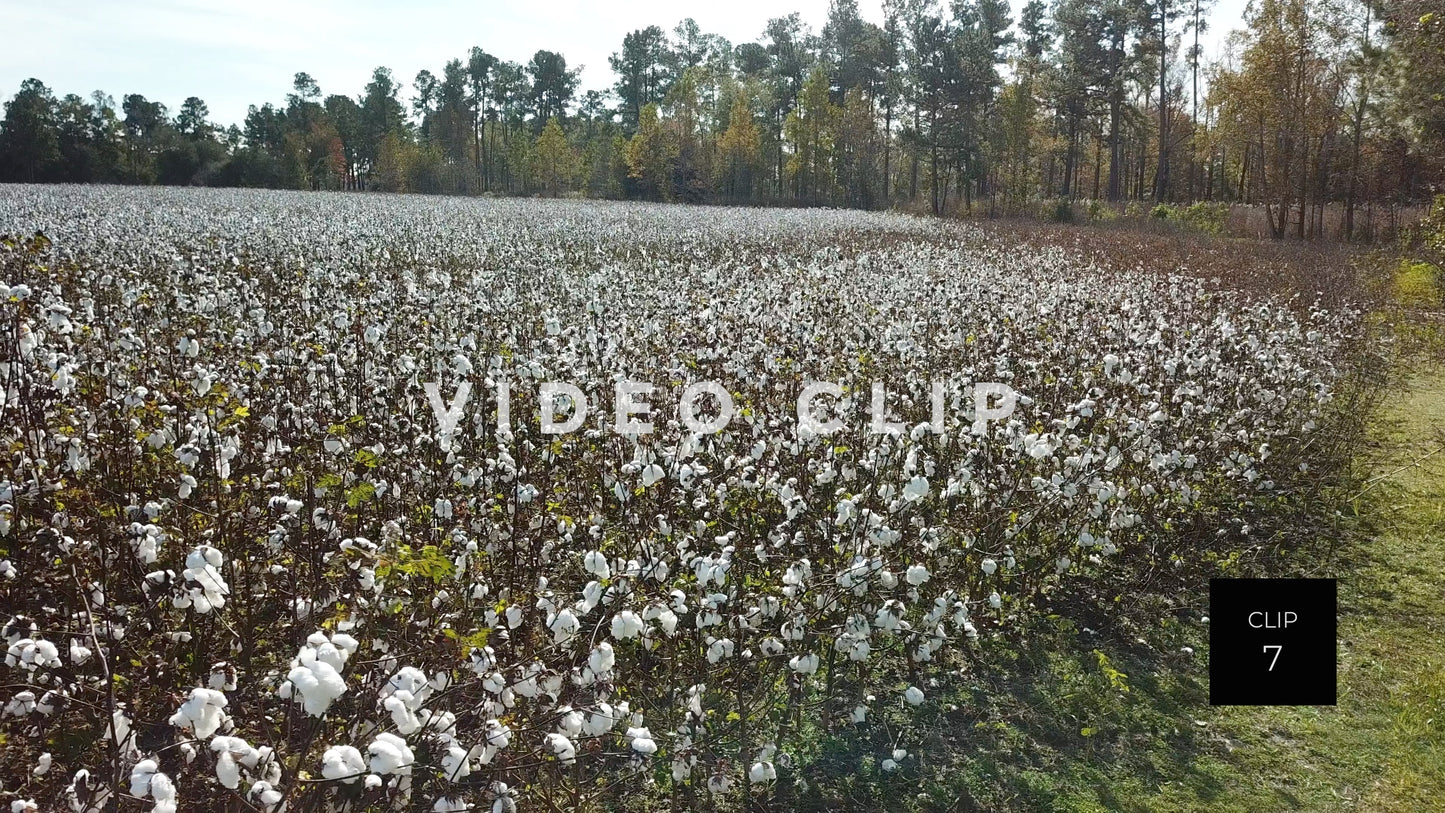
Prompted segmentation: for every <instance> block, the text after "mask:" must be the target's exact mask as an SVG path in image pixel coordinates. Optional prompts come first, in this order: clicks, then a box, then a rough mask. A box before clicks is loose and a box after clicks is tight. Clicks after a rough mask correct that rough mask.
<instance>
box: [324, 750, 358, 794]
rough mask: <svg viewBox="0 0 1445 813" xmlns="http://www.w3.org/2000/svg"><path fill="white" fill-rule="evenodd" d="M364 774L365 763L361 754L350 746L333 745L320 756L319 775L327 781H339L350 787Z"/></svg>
mask: <svg viewBox="0 0 1445 813" xmlns="http://www.w3.org/2000/svg"><path fill="white" fill-rule="evenodd" d="M364 773H366V762H365V761H364V760H363V759H362V757H361V752H360V751H358V750H356V749H355V748H353V747H351V746H350V745H333V746H331V747H330V748H327V749H326V753H324V754H322V756H321V775H322V776H324V777H325V778H327V779H339V780H341V781H342V782H343V783H344V784H348V785H350V784H354V783H355V782H356V780H357V779H358V778H359V777H360V776H361V775H362V774H364Z"/></svg>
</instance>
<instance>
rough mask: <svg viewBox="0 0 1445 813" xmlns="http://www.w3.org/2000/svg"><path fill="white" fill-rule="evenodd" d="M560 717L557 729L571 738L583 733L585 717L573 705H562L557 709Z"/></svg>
mask: <svg viewBox="0 0 1445 813" xmlns="http://www.w3.org/2000/svg"><path fill="white" fill-rule="evenodd" d="M557 712H558V714H559V715H561V716H560V717H558V719H557V731H558V732H559V733H561V734H563V735H565V736H566V737H568V738H569V739H572V738H576V737H578V736H580V735H581V734H582V724H583V722H584V718H583V716H582V712H580V711H577V710H576V709H574V708H572V707H571V706H562V707H561V708H559V709H557Z"/></svg>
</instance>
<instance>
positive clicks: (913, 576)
mask: <svg viewBox="0 0 1445 813" xmlns="http://www.w3.org/2000/svg"><path fill="white" fill-rule="evenodd" d="M903 578H904V580H906V581H907V582H908V583H909V584H911V585H913V586H914V587H917V586H919V585H921V584H923V583H924V582H926V581H928V568H926V567H924V566H923V565H911V566H910V567H909V568H908V572H907V573H906V574H904V577H903Z"/></svg>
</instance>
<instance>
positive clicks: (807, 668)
mask: <svg viewBox="0 0 1445 813" xmlns="http://www.w3.org/2000/svg"><path fill="white" fill-rule="evenodd" d="M788 668H789V669H792V670H793V671H794V672H797V673H799V674H803V675H811V674H813V673H815V672H817V671H818V655H817V653H809V654H807V655H797V656H794V657H793V658H792V659H791V660H789V661H788Z"/></svg>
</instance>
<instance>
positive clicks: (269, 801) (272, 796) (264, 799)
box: [246, 780, 285, 810]
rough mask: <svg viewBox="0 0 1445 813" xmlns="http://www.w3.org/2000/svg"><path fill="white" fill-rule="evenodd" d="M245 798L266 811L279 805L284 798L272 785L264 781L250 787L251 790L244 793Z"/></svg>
mask: <svg viewBox="0 0 1445 813" xmlns="http://www.w3.org/2000/svg"><path fill="white" fill-rule="evenodd" d="M246 796H247V797H248V798H251V799H255V800H256V801H257V802H259V803H260V804H261V805H262V806H264V807H265V808H266V809H268V810H269V809H271V808H273V807H275V806H276V805H278V804H280V803H281V800H282V799H284V798H285V796H284V794H282V793H281V791H279V790H277V789H276V786H275V785H274V784H273V783H271V782H268V781H264V780H263V781H260V782H256V783H254V784H253V785H251V789H250V790H248V791H246Z"/></svg>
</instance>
